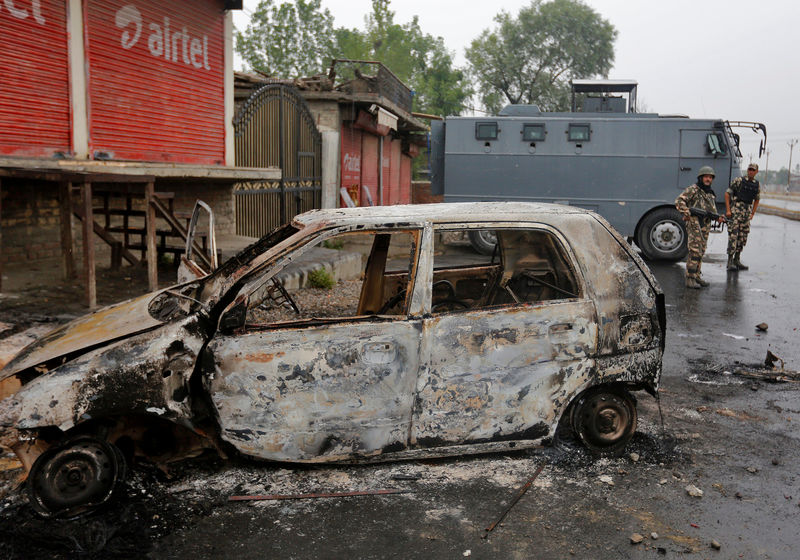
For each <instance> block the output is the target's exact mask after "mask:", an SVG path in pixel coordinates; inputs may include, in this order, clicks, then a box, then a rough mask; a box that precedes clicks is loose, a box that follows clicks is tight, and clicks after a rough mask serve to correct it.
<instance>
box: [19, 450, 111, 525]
mask: <svg viewBox="0 0 800 560" xmlns="http://www.w3.org/2000/svg"><path fill="white" fill-rule="evenodd" d="M126 474H127V466H126V462H125V457H124V455H123V453H122V452H121V451H120V450H119V449H118V448H117V447H116V446H115V445H114V444H112V443H110V442H107V441H104V440H102V439H98V438H95V437H92V436H88V435H83V436H77V437H74V438H71V439H68V440H66V441H64V442H63V443H61V444H58V445H55V446H53V447H51V448H49V449H48V450H46V451H45V452H44V453H42V454H41V455H39V457H38V458H37V459H36V461H35V462H34V463H33V467H32V468H31V472H30V474H29V476H28V480H27V492H28V499H29V502H30V504H31V506H32V507H33V509H34V510H35V511H36V512H37V513H38V514H39V515H40V516H42V517H45V518H61V519H71V518H75V517H78V516H80V515H83V514H86V513H89V512H92V511H94V510H96V509H98V508H100V507H101V506H103V505H104V504H106V503H108V502H109V501H110V500H111V499H112V497H113V496H114V495H115V494H116V493H117V492H118V491H119V490H120V488H121V486H122V484H123V482H124V480H125V477H126Z"/></svg>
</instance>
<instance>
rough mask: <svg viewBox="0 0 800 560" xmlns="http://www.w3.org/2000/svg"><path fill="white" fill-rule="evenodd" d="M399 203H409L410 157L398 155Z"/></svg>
mask: <svg viewBox="0 0 800 560" xmlns="http://www.w3.org/2000/svg"><path fill="white" fill-rule="evenodd" d="M400 204H411V158H410V157H408V156H406V155H403V154H402V153H401V155H400Z"/></svg>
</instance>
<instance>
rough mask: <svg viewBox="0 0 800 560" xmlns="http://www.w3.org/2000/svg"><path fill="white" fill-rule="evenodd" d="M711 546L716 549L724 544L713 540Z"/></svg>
mask: <svg viewBox="0 0 800 560" xmlns="http://www.w3.org/2000/svg"><path fill="white" fill-rule="evenodd" d="M711 548H713V549H714V550H719V549H720V548H722V545H721V544H719V543H718V542H717V541H711Z"/></svg>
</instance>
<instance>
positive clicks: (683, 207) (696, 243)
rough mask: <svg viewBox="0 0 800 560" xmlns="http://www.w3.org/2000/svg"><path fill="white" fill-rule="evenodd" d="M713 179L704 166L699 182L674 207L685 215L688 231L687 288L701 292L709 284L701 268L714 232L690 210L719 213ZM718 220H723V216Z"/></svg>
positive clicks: (710, 169) (686, 190) (704, 220)
mask: <svg viewBox="0 0 800 560" xmlns="http://www.w3.org/2000/svg"><path fill="white" fill-rule="evenodd" d="M714 176H715V174H714V170H713V169H712V168H711V167H709V166H707V165H704V166H703V167H701V168H700V171H699V173H698V174H697V182H696V183H695V184H693V185H689V186H688V187H686V188H685V189H684V191H683V192H682V193H681V194H680V195H678V198H676V199H675V208H677V209H678V212H680V213H681V214H683V221H684V222H686V231H687V232H688V233H689V256H688V258H687V259H686V287H687V288H694V289H699V288H705V287H706V286H708V282H706V281H705V280H703V279H702V278H700V265H701V264H702V259H703V254H704V253H705V252H706V244H707V243H708V234H709V232H710V231H711V220H710V219H708V218H699V217H697V216H692V215H691V212H690V210H689V209H690V208H699V209H700V210H705V211H707V212H712V213H714V214H716V212H717V207H716V195H715V194H714V191H713V190H711V183H712V182H713V181H714ZM718 221H720V222H721V221H722V217H721V216H720V218H719V219H718Z"/></svg>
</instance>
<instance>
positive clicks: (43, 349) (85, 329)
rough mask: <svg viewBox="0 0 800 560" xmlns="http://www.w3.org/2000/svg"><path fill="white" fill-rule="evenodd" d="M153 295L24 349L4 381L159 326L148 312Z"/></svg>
mask: <svg viewBox="0 0 800 560" xmlns="http://www.w3.org/2000/svg"><path fill="white" fill-rule="evenodd" d="M152 299H153V294H146V295H143V296H141V297H138V298H135V299H132V300H129V301H126V302H123V303H119V304H117V305H112V306H110V307H106V308H104V309H100V310H99V311H96V312H95V313H92V314H91V315H85V316H84V317H81V318H80V319H76V320H75V321H72V322H71V323H67V324H66V325H63V326H61V327H59V328H57V329H56V330H54V331H52V332H51V333H49V334H47V335H46V336H44V337H42V338H40V339H39V340H37V341H36V342H34V343H33V344H31V345H30V346H27V347H26V348H25V349H24V350H23V351H22V352H21V353H20V354H18V355H17V356H16V357H15V358H14V359H13V360H12V361H11V362H9V363H8V365H7V366H6V367H5V369H3V370H2V377H1V378H5V377H8V376H9V375H13V374H14V373H16V372H19V371H22V370H24V369H27V368H30V367H34V366H36V365H38V364H41V363H44V362H47V361H49V360H52V359H54V358H57V357H59V356H64V355H66V354H69V353H71V352H75V351H77V350H80V349H82V348H88V347H91V346H95V345H97V344H102V343H103V342H108V341H110V340H114V339H117V338H121V337H124V336H128V335H131V334H133V333H137V332H141V331H143V330H146V329H150V328H153V327H156V326H158V325H160V324H161V322H160V321H157V320H156V319H154V318H153V317H152V316H150V314H149V313H148V312H147V307H148V305H149V304H150V301H151V300H152Z"/></svg>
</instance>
